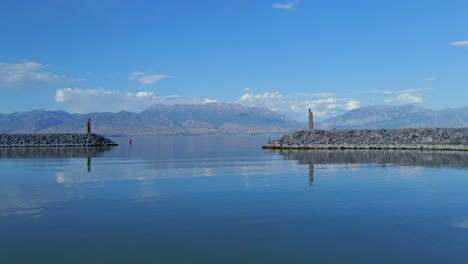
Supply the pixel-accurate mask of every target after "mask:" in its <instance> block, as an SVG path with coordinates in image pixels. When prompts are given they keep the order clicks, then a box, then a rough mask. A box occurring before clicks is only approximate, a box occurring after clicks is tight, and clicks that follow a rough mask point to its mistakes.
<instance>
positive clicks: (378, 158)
mask: <svg viewBox="0 0 468 264" xmlns="http://www.w3.org/2000/svg"><path fill="white" fill-rule="evenodd" d="M270 151H271V152H272V153H274V154H278V155H281V156H283V157H284V159H286V160H297V161H298V162H299V164H394V165H408V166H423V167H458V168H466V167H468V153H467V152H463V151H414V150H281V149H272V150H270Z"/></svg>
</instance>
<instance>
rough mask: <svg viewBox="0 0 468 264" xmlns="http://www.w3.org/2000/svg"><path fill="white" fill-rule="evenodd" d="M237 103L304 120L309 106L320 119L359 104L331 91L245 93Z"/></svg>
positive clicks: (354, 107) (351, 108) (353, 107)
mask: <svg viewBox="0 0 468 264" xmlns="http://www.w3.org/2000/svg"><path fill="white" fill-rule="evenodd" d="M237 103H240V104H243V105H246V106H256V107H265V108H268V109H270V110H273V111H276V112H279V113H282V114H285V115H288V116H290V117H293V118H296V119H297V120H305V119H306V117H307V112H308V109H309V108H310V109H311V110H312V111H314V116H315V117H317V118H318V119H319V120H320V119H325V118H328V117H332V116H335V115H339V114H341V113H344V112H346V111H348V110H353V109H356V108H359V106H360V103H359V101H358V100H356V99H353V98H340V97H338V96H336V95H335V94H333V93H313V94H312V93H311V94H307V93H294V94H281V93H279V92H265V93H263V94H252V93H246V94H244V95H242V96H241V98H240V99H239V100H238V101H237Z"/></svg>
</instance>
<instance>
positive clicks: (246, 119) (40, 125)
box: [0, 103, 304, 135]
mask: <svg viewBox="0 0 468 264" xmlns="http://www.w3.org/2000/svg"><path fill="white" fill-rule="evenodd" d="M88 118H89V119H90V120H91V127H92V128H91V130H92V132H95V133H99V134H103V135H200V134H266V133H287V132H292V131H295V130H299V129H303V128H304V127H303V125H302V124H301V123H299V122H297V121H295V120H293V119H291V118H288V117H286V116H284V115H281V114H278V113H276V112H273V111H270V110H268V109H265V108H257V107H246V106H243V105H240V104H227V103H208V104H198V105H197V104H185V105H171V106H167V105H161V104H157V105H153V106H151V107H149V108H147V109H146V110H144V111H142V112H140V113H132V112H118V113H90V114H70V113H67V112H65V111H45V110H33V111H29V112H17V113H12V114H1V115H0V133H85V132H86V124H87V120H88Z"/></svg>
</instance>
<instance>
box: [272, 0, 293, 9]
mask: <svg viewBox="0 0 468 264" xmlns="http://www.w3.org/2000/svg"><path fill="white" fill-rule="evenodd" d="M297 3H298V1H294V2H288V3H284V4H282V3H276V4H273V5H272V6H273V8H274V9H279V10H290V9H294V7H295V6H296V4H297Z"/></svg>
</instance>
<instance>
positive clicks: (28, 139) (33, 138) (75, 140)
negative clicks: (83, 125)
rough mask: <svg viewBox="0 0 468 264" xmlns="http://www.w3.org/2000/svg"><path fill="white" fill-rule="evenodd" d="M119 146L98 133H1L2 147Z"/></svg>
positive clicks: (0, 145) (0, 143)
mask: <svg viewBox="0 0 468 264" xmlns="http://www.w3.org/2000/svg"><path fill="white" fill-rule="evenodd" d="M105 146H118V144H117V143H115V142H113V141H112V140H110V139H108V138H106V137H104V136H101V135H98V134H93V133H90V134H83V133H63V134H61V133H60V134H59V133H56V134H54V133H50V134H0V148H44V147H105Z"/></svg>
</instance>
